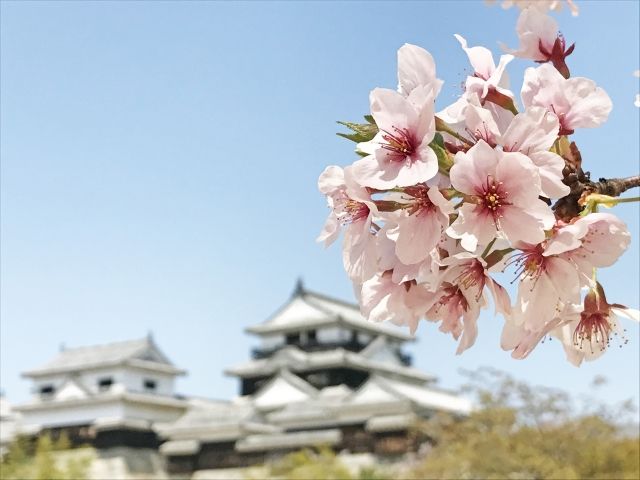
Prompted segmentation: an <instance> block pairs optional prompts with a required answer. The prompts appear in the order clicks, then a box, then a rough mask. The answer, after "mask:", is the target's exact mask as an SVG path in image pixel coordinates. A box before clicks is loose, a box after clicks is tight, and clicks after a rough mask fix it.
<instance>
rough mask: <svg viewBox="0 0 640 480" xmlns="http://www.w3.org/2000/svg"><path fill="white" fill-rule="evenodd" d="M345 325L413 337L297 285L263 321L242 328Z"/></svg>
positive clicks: (281, 329)
mask: <svg viewBox="0 0 640 480" xmlns="http://www.w3.org/2000/svg"><path fill="white" fill-rule="evenodd" d="M329 325H345V326H349V327H351V328H355V329H358V330H362V331H366V332H370V333H377V334H383V335H386V336H389V337H392V338H395V339H396V340H401V341H414V340H415V338H414V337H413V336H412V335H410V334H408V333H406V332H405V331H403V329H401V328H400V327H396V326H395V325H391V324H383V323H374V322H369V321H367V320H366V319H365V318H364V317H363V316H362V315H361V314H360V309H359V308H358V306H357V305H354V304H352V303H348V302H345V301H343V300H338V299H336V298H332V297H328V296H326V295H322V294H320V293H316V292H311V291H308V290H305V289H303V288H301V287H300V288H296V291H295V292H294V294H293V296H292V298H291V299H290V300H289V302H287V303H286V304H285V305H283V306H282V307H281V308H280V309H279V310H278V311H276V313H274V314H273V315H272V316H271V317H269V318H268V319H267V320H266V321H265V322H263V323H260V324H258V325H254V326H251V327H248V328H246V329H245V331H246V332H248V333H253V334H256V335H266V334H270V333H284V332H289V331H296V330H308V329H312V328H317V327H321V326H329Z"/></svg>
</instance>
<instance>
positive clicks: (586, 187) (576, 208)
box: [553, 167, 640, 222]
mask: <svg viewBox="0 0 640 480" xmlns="http://www.w3.org/2000/svg"><path fill="white" fill-rule="evenodd" d="M564 182H565V183H566V184H567V185H568V186H569V188H570V189H571V191H570V192H569V195H567V196H566V197H563V198H561V199H560V200H558V201H557V202H556V204H555V205H554V206H553V210H554V211H555V213H556V215H557V216H558V218H560V219H561V220H564V221H565V222H568V221H570V220H571V219H572V218H574V217H576V216H578V214H579V213H580V211H581V210H582V205H580V200H581V199H583V198H584V197H586V196H587V195H589V194H591V193H599V194H602V195H609V196H611V197H618V196H620V195H621V194H622V193H624V192H625V191H627V190H629V189H630V188H633V187H640V176H639V175H635V176H633V177H627V178H610V179H606V178H600V179H599V180H598V181H597V182H592V181H591V179H590V178H589V172H583V171H582V169H581V168H580V167H578V168H577V169H575V171H574V172H572V173H569V174H568V175H566V177H565V180H564Z"/></svg>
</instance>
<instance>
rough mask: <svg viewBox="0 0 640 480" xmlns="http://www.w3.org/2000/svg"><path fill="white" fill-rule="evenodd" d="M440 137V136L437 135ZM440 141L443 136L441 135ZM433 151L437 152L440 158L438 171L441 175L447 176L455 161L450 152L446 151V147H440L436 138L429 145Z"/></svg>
mask: <svg viewBox="0 0 640 480" xmlns="http://www.w3.org/2000/svg"><path fill="white" fill-rule="evenodd" d="M436 135H438V134H436ZM440 140H442V136H441V135H440ZM429 146H430V147H431V149H432V150H433V151H434V152H435V154H436V157H438V169H439V170H440V172H441V173H443V174H445V175H447V174H448V173H449V170H451V167H452V166H453V160H451V157H450V156H449V152H447V150H445V148H444V145H442V146H441V145H440V144H439V143H438V138H437V137H434V138H433V140H432V141H431V143H430V144H429Z"/></svg>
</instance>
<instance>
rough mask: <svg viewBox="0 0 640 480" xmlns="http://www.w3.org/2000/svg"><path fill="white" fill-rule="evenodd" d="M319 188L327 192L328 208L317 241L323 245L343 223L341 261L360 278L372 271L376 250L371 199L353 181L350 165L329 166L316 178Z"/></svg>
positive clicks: (368, 275) (374, 206)
mask: <svg viewBox="0 0 640 480" xmlns="http://www.w3.org/2000/svg"><path fill="white" fill-rule="evenodd" d="M318 188H319V190H320V191H321V192H322V193H324V194H325V195H327V203H328V204H329V207H330V208H331V212H330V213H329V217H328V218H327V221H326V223H325V225H324V227H323V229H322V232H321V233H320V235H319V236H318V239H317V241H319V242H324V244H325V246H328V245H330V244H331V243H333V242H334V241H335V240H336V238H337V237H338V235H339V234H340V227H341V226H344V227H345V233H344V245H343V262H344V267H345V270H346V271H347V273H348V274H349V277H350V278H351V279H352V280H354V281H356V280H357V281H363V280H364V279H367V278H370V277H371V275H373V274H374V273H375V269H376V260H377V254H376V249H375V237H374V236H373V235H372V232H371V229H372V220H373V216H374V215H375V214H377V208H376V205H375V203H374V202H373V201H372V200H371V196H370V195H369V193H368V192H367V190H366V189H364V188H363V187H361V186H360V185H358V184H357V183H356V182H354V181H353V179H352V177H351V172H350V168H347V169H345V170H343V169H342V168H340V167H338V166H329V167H327V168H326V169H325V170H324V172H322V174H321V175H320V178H319V179H318Z"/></svg>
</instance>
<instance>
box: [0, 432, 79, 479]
mask: <svg viewBox="0 0 640 480" xmlns="http://www.w3.org/2000/svg"><path fill="white" fill-rule="evenodd" d="M70 449H71V443H70V442H69V438H68V437H67V436H66V435H65V434H64V433H62V434H61V435H60V436H59V437H58V438H56V439H52V438H51V436H50V435H41V436H40V437H38V439H37V440H36V441H35V442H34V441H33V440H31V439H29V438H26V437H18V438H16V439H15V440H14V441H13V443H12V444H11V445H10V446H9V449H8V451H7V452H6V453H5V454H4V456H3V457H2V462H0V479H2V480H27V479H29V480H31V479H33V480H52V479H60V480H85V479H86V478H87V474H88V470H89V466H90V464H91V456H90V455H87V454H82V453H85V452H83V450H85V449H82V450H80V449H76V450H75V451H74V454H73V455H65V452H69V451H70ZM76 452H78V453H80V454H77V453H76Z"/></svg>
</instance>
